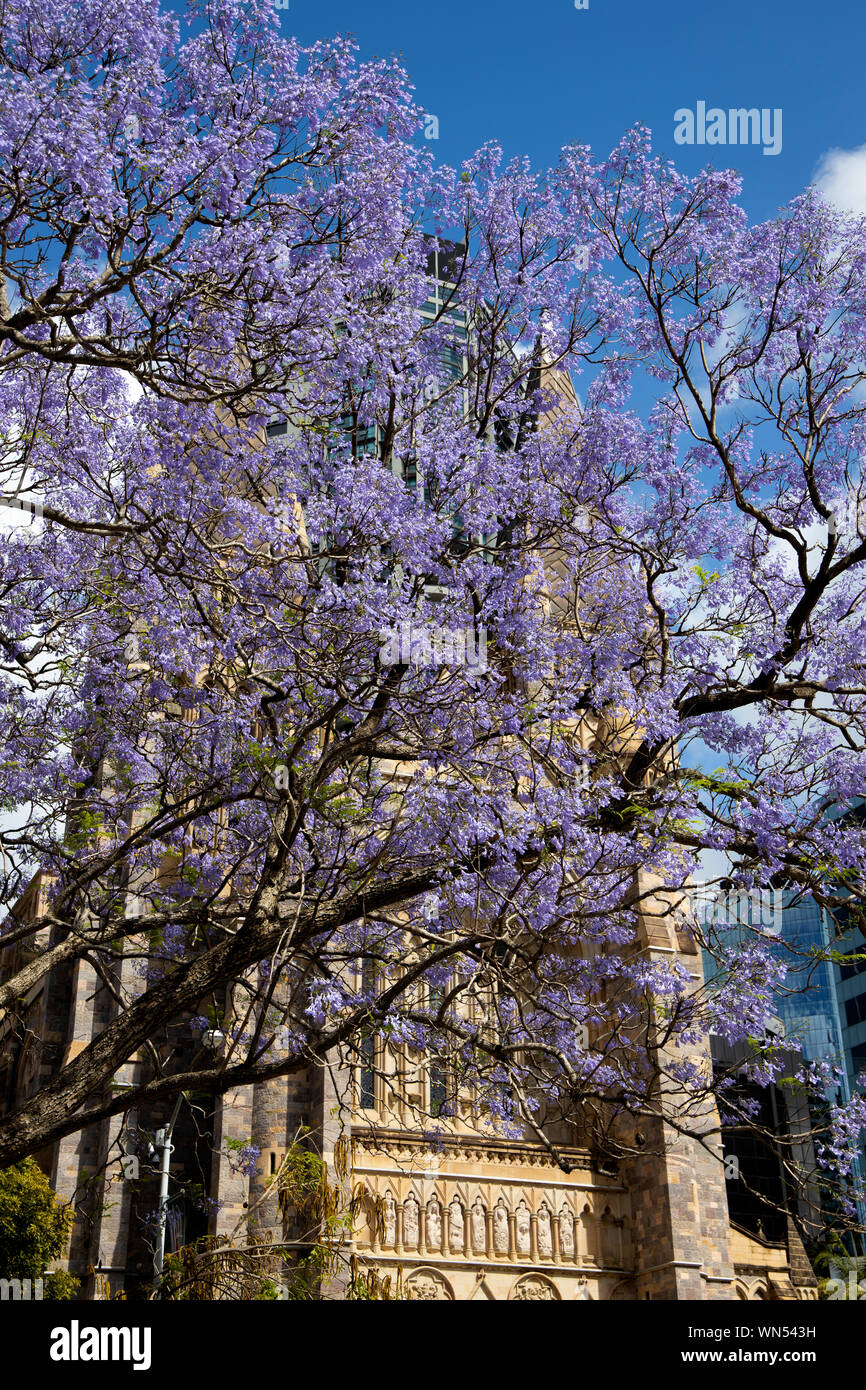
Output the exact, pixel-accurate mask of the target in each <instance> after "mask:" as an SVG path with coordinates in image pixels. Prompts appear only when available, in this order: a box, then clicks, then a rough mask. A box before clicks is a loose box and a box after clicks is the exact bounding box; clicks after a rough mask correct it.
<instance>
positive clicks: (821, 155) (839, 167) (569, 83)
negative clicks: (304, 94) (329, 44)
mask: <svg viewBox="0 0 866 1390" xmlns="http://www.w3.org/2000/svg"><path fill="white" fill-rule="evenodd" d="M289 4H290V8H289V9H287V10H279V11H278V13H279V16H280V22H281V26H282V28H283V31H284V32H285V33H286V34H294V35H296V36H297V37H298V39H300V40H301V41H302V42H310V41H312V40H313V39H316V38H324V37H328V36H331V35H334V34H337V33H340V34H347V33H351V34H352V35H354V37H355V38H356V39H357V41H358V43H359V45H360V49H361V53H362V54H363V55H365V56H372V55H378V56H380V57H381V56H389V55H391V54H398V55H399V56H400V57H401V59H402V61H403V64H404V66H405V67H406V68H407V70H408V71H409V73H410V75H411V77H412V79H413V81H414V83H415V87H416V93H417V98H418V101H419V102H420V104H421V105H422V106H424V107H425V109H426V110H427V111H429V112H431V113H433V114H435V115H436V116H437V117H438V118H439V141H438V144H437V147H436V153H437V155H438V156H439V158H440V159H441V160H443V161H444V162H447V163H455V162H459V161H460V160H462V159H463V158H464V157H465V156H466V155H467V154H468V153H470V152H471V151H472V150H473V149H475V148H477V146H478V145H480V144H481V143H483V142H484V141H485V140H488V139H496V140H498V141H499V142H500V143H501V144H502V146H503V148H504V150H505V152H506V154H508V155H513V154H527V155H529V157H530V159H531V160H532V161H533V163H535V164H538V165H546V164H549V163H552V162H553V161H554V160H555V159H556V156H557V153H558V151H559V149H560V147H561V146H562V145H563V144H565V143H568V142H570V141H572V140H580V141H581V142H586V143H589V144H590V145H591V146H592V148H593V151H594V153H595V154H596V155H601V154H606V153H607V152H608V151H609V150H610V148H611V147H612V146H613V145H614V144H615V143H616V142H617V140H618V139H619V138H620V136H621V135H622V134H623V132H624V131H625V130H627V129H628V128H629V127H630V126H631V125H633V124H634V123H635V122H636V121H643V122H645V123H646V124H648V125H649V126H650V127H651V129H652V131H653V141H654V147H655V149H656V150H657V151H660V152H664V153H666V154H667V155H669V156H670V157H671V158H673V159H675V160H676V162H677V164H678V166H679V167H681V168H682V169H683V170H684V171H685V172H687V173H690V172H693V171H694V170H696V169H698V168H700V167H701V166H702V165H703V164H704V163H707V162H709V161H710V159H711V160H712V162H713V163H714V164H715V165H716V166H717V167H720V166H726V167H727V166H733V167H734V168H737V169H738V170H739V171H740V172H741V173H742V175H743V178H744V188H743V203H744V205H745V207H746V209H747V211H748V213H749V216H750V218H751V219H752V220H758V221H759V220H763V219H764V218H766V217H770V216H772V215H773V214H774V213H775V211H776V209H777V208H778V207H779V206H780V205H782V204H783V203H785V202H787V201H788V200H789V199H790V198H791V197H794V196H796V194H797V193H799V192H801V191H802V189H803V187H804V186H805V185H806V184H807V183H809V182H810V181H812V180H813V178H814V177H815V175H816V171H818V170H819V167H820V166H821V161H822V159H825V157H826V156H827V155H828V152H830V151H839V152H842V153H838V154H836V155H834V156H832V157H831V159H830V160H829V161H826V160H825V164H824V166H823V169H822V170H821V173H820V181H821V182H822V184H823V185H824V186H825V187H826V188H827V191H828V192H831V193H832V194H833V195H834V196H835V197H836V198H837V200H838V201H844V202H847V204H848V205H849V206H854V207H857V208H858V210H862V211H864V212H866V101H864V87H866V81H864V52H866V42H864V40H866V7H864V5H863V0H824V2H823V3H821V4H807V3H805V0H793V3H783V0H729V2H728V3H726V4H721V3H716V4H713V5H707V4H706V3H705V0H704V3H701V0H697V2H696V3H695V4H692V5H688V4H672V3H670V0H662V3H659V4H656V5H652V4H647V3H643V0H641V2H640V3H639V0H589V8H588V9H587V10H580V11H579V10H576V9H575V7H574V0H534V3H522V4H518V3H517V2H516V0H502V3H499V4H490V3H478V0H462V3H461V0H438V3H437V4H436V5H426V4H424V3H423V0H422V2H421V3H418V0H415V3H414V4H413V3H412V0H408V3H407V0H400V3H398V0H367V3H365V4H361V3H358V0H351V2H350V0H325V3H322V0H289ZM698 101H704V102H706V105H707V107H708V108H709V107H720V108H722V109H725V110H727V109H729V108H731V107H758V108H770V109H774V108H777V107H779V108H781V109H782V112H783V124H782V129H783V141H782V149H781V152H780V153H779V154H778V155H765V154H764V153H763V150H762V148H761V146H760V145H755V146H752V145H748V146H740V145H737V146H728V147H725V146H717V147H714V148H712V149H710V148H709V147H704V148H700V147H698V146H697V145H694V146H682V145H676V144H675V143H674V112H675V111H676V110H677V109H678V108H681V107H691V108H692V109H694V108H695V106H696V103H697V102H698ZM861 147H862V150H861ZM858 150H861V152H860V154H859V155H858V154H857V153H856V152H857V151H858Z"/></svg>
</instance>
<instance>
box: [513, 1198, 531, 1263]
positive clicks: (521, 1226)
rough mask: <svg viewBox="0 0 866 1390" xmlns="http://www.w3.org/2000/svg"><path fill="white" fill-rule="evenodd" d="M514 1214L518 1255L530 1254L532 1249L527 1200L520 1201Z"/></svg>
mask: <svg viewBox="0 0 866 1390" xmlns="http://www.w3.org/2000/svg"><path fill="white" fill-rule="evenodd" d="M514 1216H515V1220H514V1225H515V1238H516V1242H517V1253H518V1255H528V1254H529V1251H530V1238H529V1207H528V1206H527V1205H526V1203H525V1202H521V1203H520V1206H519V1207H518V1208H517V1211H516V1212H515V1214H514Z"/></svg>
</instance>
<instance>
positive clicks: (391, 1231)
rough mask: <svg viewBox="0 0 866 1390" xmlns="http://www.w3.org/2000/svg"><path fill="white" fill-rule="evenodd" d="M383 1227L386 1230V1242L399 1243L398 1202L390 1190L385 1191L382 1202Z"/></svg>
mask: <svg viewBox="0 0 866 1390" xmlns="http://www.w3.org/2000/svg"><path fill="white" fill-rule="evenodd" d="M382 1227H383V1231H384V1242H385V1244H386V1245H396V1243H397V1203H396V1202H395V1201H394V1198H393V1197H392V1196H391V1193H390V1192H386V1193H385V1200H384V1202H383V1203H382Z"/></svg>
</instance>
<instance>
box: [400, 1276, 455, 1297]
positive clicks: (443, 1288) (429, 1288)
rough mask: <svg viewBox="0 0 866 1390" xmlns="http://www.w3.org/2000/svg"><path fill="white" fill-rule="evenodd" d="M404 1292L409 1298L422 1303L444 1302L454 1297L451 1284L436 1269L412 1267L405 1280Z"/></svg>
mask: <svg viewBox="0 0 866 1390" xmlns="http://www.w3.org/2000/svg"><path fill="white" fill-rule="evenodd" d="M406 1292H407V1293H408V1295H409V1297H410V1298H411V1299H413V1300H418V1301H420V1302H423V1303H437V1302H438V1303H444V1302H445V1301H446V1300H448V1299H453V1297H454V1293H453V1291H452V1288H451V1285H450V1284H449V1283H448V1280H447V1279H446V1278H445V1276H444V1274H440V1273H439V1271H438V1269H413V1271H412V1273H411V1274H410V1275H409V1277H408V1278H407V1280H406Z"/></svg>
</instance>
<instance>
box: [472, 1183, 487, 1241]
mask: <svg viewBox="0 0 866 1390" xmlns="http://www.w3.org/2000/svg"><path fill="white" fill-rule="evenodd" d="M472 1249H473V1250H474V1252H475V1254H476V1255H483V1254H485V1253H486V1251H487V1213H486V1212H485V1210H484V1206H483V1204H482V1202H481V1198H480V1197H478V1198H476V1200H475V1205H474V1206H473V1208H472Z"/></svg>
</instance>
